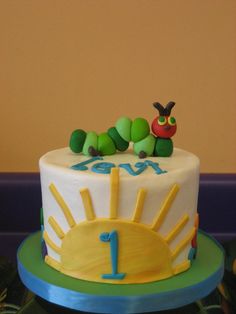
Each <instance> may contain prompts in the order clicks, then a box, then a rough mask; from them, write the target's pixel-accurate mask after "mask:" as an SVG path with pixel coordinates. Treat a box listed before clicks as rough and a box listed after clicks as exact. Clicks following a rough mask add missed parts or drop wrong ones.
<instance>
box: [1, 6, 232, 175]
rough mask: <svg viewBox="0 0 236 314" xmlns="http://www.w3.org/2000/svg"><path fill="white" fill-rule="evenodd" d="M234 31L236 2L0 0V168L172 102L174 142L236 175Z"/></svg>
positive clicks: (24, 167) (32, 161) (34, 160)
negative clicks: (74, 132)
mask: <svg viewBox="0 0 236 314" xmlns="http://www.w3.org/2000/svg"><path fill="white" fill-rule="evenodd" d="M235 30H236V2H235V0H214V1H213V0H204V1H203V0H202V1H196V0H155V1H152V0H145V1H141V0H136V1H133V0H119V1H115V0H94V1H91V0H74V1H72V0H64V1H61V0H57V1H48V0H47V1H43V0H40V1H28V0H21V1H18V0H11V1H8V0H0V117H1V120H0V141H1V152H0V171H38V159H39V157H40V156H41V155H42V154H44V153H45V152H47V151H48V150H52V149H55V148H59V147H64V146H67V145H68V140H69V137H70V133H71V131H72V130H74V129H75V128H84V129H86V130H96V131H98V132H101V131H103V130H106V129H107V128H108V127H110V126H112V125H113V124H114V123H115V121H116V119H117V118H118V117H120V116H123V115H126V116H129V117H131V118H135V117H137V116H143V117H145V118H147V119H148V120H150V121H152V119H153V118H154V116H155V115H156V110H155V109H154V108H153V107H152V103H153V102H154V101H159V102H161V103H163V104H166V103H167V102H168V101H170V100H173V101H175V102H176V107H175V108H174V109H173V115H174V116H175V117H176V119H177V121H178V132H177V134H176V135H175V137H174V143H175V146H178V147H181V148H184V149H187V150H189V151H192V152H194V153H195V154H197V155H198V156H199V157H200V159H201V171H202V172H236V162H235V161H236V141H235V138H236V136H235V135H236V123H235V118H236V92H235V86H236V84H235V83H236V31H235Z"/></svg>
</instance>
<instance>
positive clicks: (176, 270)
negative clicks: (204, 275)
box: [173, 260, 190, 275]
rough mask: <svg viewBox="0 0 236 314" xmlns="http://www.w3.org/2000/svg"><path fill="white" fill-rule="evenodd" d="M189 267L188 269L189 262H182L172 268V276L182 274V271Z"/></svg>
mask: <svg viewBox="0 0 236 314" xmlns="http://www.w3.org/2000/svg"><path fill="white" fill-rule="evenodd" d="M189 267H190V261H189V260H187V261H184V262H183V263H181V264H179V265H177V266H175V267H174V269H173V271H174V275H177V274H179V273H182V272H183V271H185V270H187V269H189Z"/></svg>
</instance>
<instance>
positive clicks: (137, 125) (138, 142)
mask: <svg viewBox="0 0 236 314" xmlns="http://www.w3.org/2000/svg"><path fill="white" fill-rule="evenodd" d="M130 142H133V150H134V153H135V154H136V155H138V156H139V157H140V158H145V157H147V156H160V157H168V156H170V155H171V154H172V152H173V142H172V140H171V138H161V137H158V136H155V135H153V134H151V133H150V126H149V123H148V122H147V120H145V119H144V118H136V119H135V120H133V121H132V120H131V119H129V118H127V117H122V118H120V119H118V120H117V122H116V124H115V126H114V127H111V128H109V129H108V130H107V132H105V133H101V134H99V135H97V134H96V133H95V132H85V131H83V130H81V129H77V130H75V131H73V132H72V134H71V138H70V144H69V146H70V148H71V150H72V151H73V152H74V153H81V152H82V153H83V154H84V155H87V156H97V155H101V156H104V155H113V154H115V153H116V151H121V152H123V151H125V150H127V149H128V147H129V143H130Z"/></svg>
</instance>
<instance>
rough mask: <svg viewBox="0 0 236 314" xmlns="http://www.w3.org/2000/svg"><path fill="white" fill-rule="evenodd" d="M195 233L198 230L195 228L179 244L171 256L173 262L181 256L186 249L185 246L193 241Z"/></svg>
mask: <svg viewBox="0 0 236 314" xmlns="http://www.w3.org/2000/svg"><path fill="white" fill-rule="evenodd" d="M195 232H196V228H195V227H193V228H192V229H191V230H190V232H189V233H188V234H187V236H186V237H185V238H184V239H183V240H182V241H181V242H180V243H179V244H178V246H177V247H176V249H175V250H174V251H173V252H172V254H171V258H172V260H174V259H175V258H176V257H177V256H178V255H179V253H180V252H181V251H182V250H183V249H184V248H185V246H186V245H187V244H188V243H189V242H190V241H191V240H192V238H193V237H194V234H195Z"/></svg>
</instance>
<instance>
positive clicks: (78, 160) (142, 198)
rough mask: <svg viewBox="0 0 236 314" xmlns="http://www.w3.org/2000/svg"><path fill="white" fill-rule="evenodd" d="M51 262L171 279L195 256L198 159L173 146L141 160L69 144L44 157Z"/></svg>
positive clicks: (138, 279)
mask: <svg viewBox="0 0 236 314" xmlns="http://www.w3.org/2000/svg"><path fill="white" fill-rule="evenodd" d="M40 176H41V187H42V203H43V220H42V229H43V241H44V242H45V244H46V252H44V258H45V262H46V263H47V264H48V265H50V266H51V267H53V268H55V269H57V270H58V271H60V272H62V273H64V274H66V275H68V276H71V277H74V278H78V279H84V280H88V281H94V282H105V283H113V284H127V283H144V282H151V281H157V280H161V279H164V278H168V277H171V276H174V275H177V274H178V273H181V272H183V271H186V270H187V269H189V267H191V263H192V261H193V259H194V257H195V256H196V249H197V243H196V233H197V228H198V215H197V199H198V188H199V159H198V158H197V157H196V156H195V155H193V154H191V153H189V152H187V151H184V150H181V149H177V148H174V149H173V153H172V154H171V155H170V156H168V157H158V156H155V157H153V156H145V158H142V159H140V158H139V156H138V155H135V154H134V153H133V151H131V150H127V151H125V152H119V153H116V154H112V155H108V156H99V155H97V156H88V155H87V156H86V155H84V154H76V153H74V152H72V151H71V149H70V148H62V149H58V150H54V151H51V152H49V153H47V154H45V155H44V156H43V157H42V158H41V159H40Z"/></svg>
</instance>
